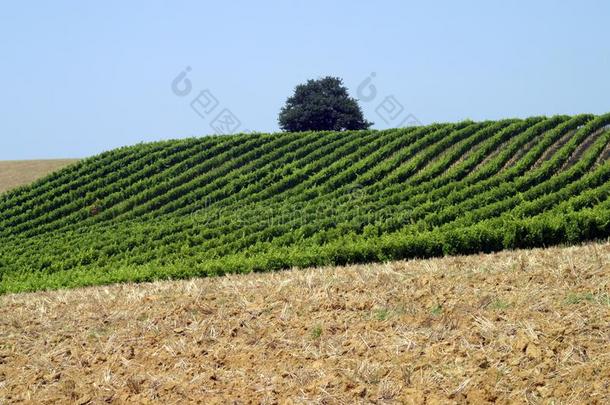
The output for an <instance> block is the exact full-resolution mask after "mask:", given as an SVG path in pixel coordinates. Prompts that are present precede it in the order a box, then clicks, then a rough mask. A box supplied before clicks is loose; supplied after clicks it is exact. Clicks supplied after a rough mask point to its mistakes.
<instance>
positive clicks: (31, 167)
mask: <svg viewBox="0 0 610 405" xmlns="http://www.w3.org/2000/svg"><path fill="white" fill-rule="evenodd" d="M77 161H78V160H77V159H51V160H7V161H0V193H3V192H5V191H8V190H10V189H13V188H15V187H19V186H23V185H26V184H29V183H31V182H33V181H35V180H38V179H39V178H42V177H44V176H46V175H48V174H51V173H52V172H54V171H56V170H59V169H62V168H64V167H66V166H68V165H69V164H72V163H74V162H77Z"/></svg>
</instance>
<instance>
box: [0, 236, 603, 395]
mask: <svg viewBox="0 0 610 405" xmlns="http://www.w3.org/2000/svg"><path fill="white" fill-rule="evenodd" d="M609 282H610V244H607V243H605V244H589V245H585V246H580V247H570V248H549V249H538V250H532V251H514V252H501V253H497V254H491V255H475V256H466V257H453V258H441V259H433V260H412V261H401V262H394V263H388V264H379V265H360V266H349V267H342V268H322V269H309V270H302V271H298V270H293V271H286V272H279V273H272V274H250V275H241V276H240V275H233V276H227V277H222V278H212V279H199V280H189V281H175V282H158V283H150V284H141V285H115V286H106V287H96V288H85V289H77V290H69V291H54V292H42V293H32V294H19V295H7V296H3V297H0V403H2V402H5V403H17V402H21V401H26V402H29V401H31V402H35V403H53V402H74V403H104V402H115V403H124V402H138V403H143V402H157V403H189V402H201V403H226V402H229V401H236V402H237V403H286V402H290V403H311V402H317V403H346V404H351V403H369V402H375V403H399V402H402V403H423V402H424V400H426V401H427V403H439V404H440V403H443V404H445V403H462V402H474V403H483V402H499V403H573V404H580V403H600V404H601V403H608V402H609V401H610V387H609V385H610V283H609Z"/></svg>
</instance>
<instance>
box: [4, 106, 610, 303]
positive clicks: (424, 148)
mask: <svg viewBox="0 0 610 405" xmlns="http://www.w3.org/2000/svg"><path fill="white" fill-rule="evenodd" d="M609 124H610V115H603V116H597V117H596V116H591V115H579V116H575V117H567V116H557V117H551V118H545V117H534V118H529V119H525V120H514V119H513V120H502V121H495V122H492V121H488V122H480V123H475V122H471V121H465V122H460V123H455V124H433V125H429V126H424V127H417V128H403V129H393V130H385V131H371V130H365V131H335V132H304V133H282V134H249V135H231V136H212V137H205V138H200V139H186V140H176V141H167V142H156V143H150V144H141V145H136V146H132V147H127V148H120V149H117V150H114V151H110V152H106V153H103V154H101V155H99V156H95V157H92V158H89V159H86V160H84V161H82V162H80V163H79V164H77V165H73V166H70V167H68V168H66V169H65V170H62V171H60V172H57V173H55V174H53V175H51V176H49V177H47V178H46V179H43V180H40V181H37V182H36V183H34V184H32V185H30V186H27V187H22V188H19V189H17V190H13V191H12V192H9V193H6V194H2V195H0V293H6V292H17V291H35V290H41V289H54V288H65V287H75V286H83V285H96V284H106V283H114V282H128V281H136V282H140V281H151V280H157V279H169V278H187V277H200V276H213V275H222V274H227V273H247V272H253V271H271V270H280V269H286V268H291V267H307V266H320V265H334V264H349V263H362V262H378V261H387V260H395V259H404V258H414V257H433V256H441V255H446V254H467V253H477V252H491V251H497V250H501V249H513V248H527V247H536V246H548V245H554V244H565V243H579V242H581V241H585V240H592V239H604V238H608V237H609V236H610V201H609V199H608V196H609V195H610V181H609V180H610V163H609V162H608V161H607V153H606V151H607V148H608V141H609V140H610V131H608V130H607V126H608V125H609Z"/></svg>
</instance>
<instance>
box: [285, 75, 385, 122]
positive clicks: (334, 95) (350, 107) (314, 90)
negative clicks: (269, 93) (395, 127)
mask: <svg viewBox="0 0 610 405" xmlns="http://www.w3.org/2000/svg"><path fill="white" fill-rule="evenodd" d="M278 122H279V124H280V127H281V128H282V129H283V130H284V131H289V132H298V131H327V130H332V131H343V130H347V129H368V128H369V127H370V126H371V125H373V123H372V122H368V121H367V120H365V119H364V117H363V116H362V110H361V109H360V106H359V105H358V102H357V101H356V99H354V98H351V97H350V96H349V94H348V93H347V88H346V87H345V86H344V85H343V81H342V80H341V79H340V78H338V77H331V76H327V77H324V78H322V79H318V80H308V81H307V83H305V84H299V85H298V86H297V87H296V88H295V89H294V95H292V97H290V98H288V100H287V101H286V105H285V106H284V107H283V108H282V110H281V111H280V115H279V118H278Z"/></svg>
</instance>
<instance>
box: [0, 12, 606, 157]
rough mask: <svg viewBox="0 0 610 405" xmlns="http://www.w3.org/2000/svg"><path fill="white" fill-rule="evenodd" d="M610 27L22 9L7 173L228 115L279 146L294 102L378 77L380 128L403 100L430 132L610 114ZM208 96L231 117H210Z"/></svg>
mask: <svg viewBox="0 0 610 405" xmlns="http://www.w3.org/2000/svg"><path fill="white" fill-rule="evenodd" d="M609 17H610V2H607V1H601V0H600V1H571V2H568V1H535V2H534V1H512V2H501V1H461V2H455V1H444V2H441V1H431V2H423V1H418V2H407V1H376V2H372V1H353V0H352V1H347V0H346V1H330V0H326V1H317V0H315V1H311V0H310V1H274V2H272V1H263V0H261V1H257V2H251V1H231V2H225V1H220V0H216V1H211V2H196V1H192V2H188V1H176V2H170V1H133V2H130V1H103V2H102V1H100V2H95V3H94V2H87V1H72V2H67V1H58V2H43V1H39V2H32V1H14V2H6V3H4V4H3V6H2V9H1V10H0V51H1V53H0V54H1V59H0V78H1V79H0V80H1V83H2V87H1V91H2V97H1V98H0V108H1V110H2V114H1V115H0V117H1V118H0V160H5V159H25V158H55V157H84V156H88V155H92V154H96V153H99V152H102V151H104V150H107V149H110V148H113V147H116V146H121V145H127V144H134V143H137V142H140V141H152V140H159V139H168V138H180V137H186V136H193V135H206V134H209V133H212V132H214V130H213V129H211V128H210V123H211V121H212V120H213V119H214V117H213V116H212V113H213V114H214V115H215V114H216V113H217V112H220V111H221V110H222V109H224V108H227V109H229V110H230V111H231V112H233V114H234V115H235V117H237V119H239V121H240V122H241V127H240V129H241V130H246V129H247V130H256V131H276V130H278V126H277V114H278V111H279V109H280V108H281V106H282V104H283V103H284V101H285V100H286V98H287V97H288V96H289V94H290V93H291V92H292V90H293V89H294V86H295V85H296V84H298V83H300V82H303V81H305V80H306V79H308V78H317V77H320V76H323V75H336V76H340V77H342V78H343V79H344V81H345V84H346V85H347V87H348V88H349V89H350V92H351V93H352V95H354V96H357V93H358V91H357V88H358V86H359V85H360V84H361V83H362V81H363V80H364V79H366V78H367V77H369V75H370V74H371V73H372V72H374V73H375V77H374V78H373V81H372V82H371V83H367V86H364V87H363V88H364V90H366V91H365V92H364V93H362V92H361V93H360V94H365V93H366V94H365V95H366V97H365V98H371V97H372V93H371V88H370V87H369V86H368V84H371V85H373V86H374V87H375V89H376V94H375V97H374V98H373V99H372V100H370V101H367V102H362V107H363V110H364V112H365V116H366V118H367V119H369V120H371V121H374V122H375V123H376V124H375V127H376V128H384V127H388V126H392V124H393V122H392V121H390V122H389V124H387V123H385V122H384V121H383V119H381V118H380V116H379V115H378V114H377V112H376V110H377V109H378V107H379V105H380V104H381V103H383V102H384V100H386V97H388V96H394V100H395V101H396V102H398V103H400V104H401V105H402V106H403V107H404V110H403V112H404V113H411V114H413V115H414V116H415V117H417V118H418V119H419V121H421V122H422V123H430V122H434V121H455V120H460V119H464V118H471V119H475V120H481V119H495V118H503V117H526V116H532V115H540V114H544V115H552V114H574V113H581V112H590V113H604V112H608V111H610V23H609V22H608V18H609ZM187 66H188V67H190V68H191V71H190V72H189V73H188V75H187V78H188V80H190V83H191V88H192V90H191V92H190V93H189V94H188V95H186V96H177V95H176V94H174V92H173V91H172V81H173V80H174V78H175V77H176V76H177V75H178V74H179V73H180V72H181V71H182V70H183V69H185V68H186V67H187ZM180 83H181V86H182V87H180V86H179V88H180V89H184V82H180ZM206 89H207V90H209V93H208V94H211V95H213V97H214V98H215V99H216V100H217V102H218V104H217V105H216V104H215V106H216V108H215V110H213V111H212V112H211V113H210V115H209V116H206V115H203V114H202V115H203V117H202V116H199V115H198V114H197V113H195V111H194V110H193V109H192V108H191V105H190V103H191V101H193V100H194V99H196V98H197V97H199V94H200V92H201V91H203V90H206ZM200 101H201V100H200ZM203 105H204V103H200V104H199V107H200V111H201V108H202V106H203ZM394 105H395V106H396V104H394ZM211 106H212V105H211V104H206V105H205V107H206V108H211ZM386 107H387V105H386ZM397 108H398V107H397ZM394 111H395V112H396V111H398V109H396V110H394Z"/></svg>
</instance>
